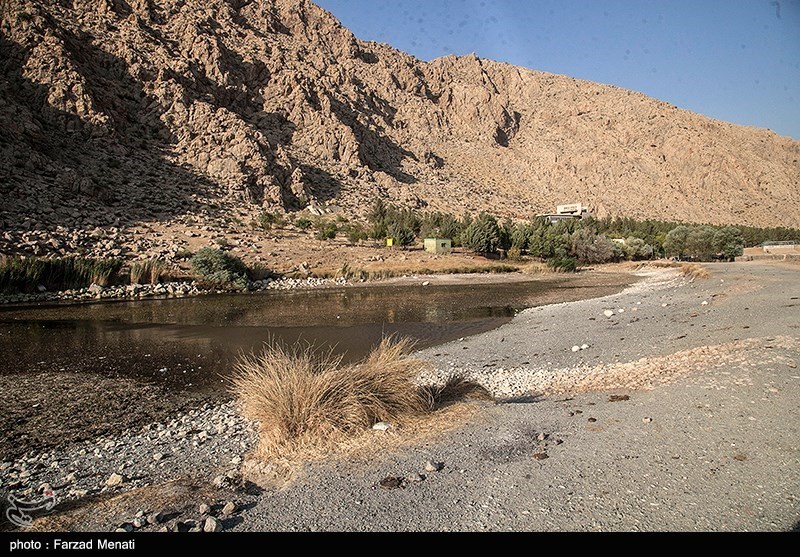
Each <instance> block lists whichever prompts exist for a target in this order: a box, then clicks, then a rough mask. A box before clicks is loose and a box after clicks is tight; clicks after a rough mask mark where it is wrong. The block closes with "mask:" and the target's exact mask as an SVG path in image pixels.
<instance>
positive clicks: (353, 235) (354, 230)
mask: <svg viewBox="0 0 800 557" xmlns="http://www.w3.org/2000/svg"><path fill="white" fill-rule="evenodd" d="M346 231H347V240H348V241H349V242H350V243H351V244H357V243H358V242H361V241H363V240H366V239H367V231H366V230H364V226H363V225H361V224H351V225H349V226H347V228H346Z"/></svg>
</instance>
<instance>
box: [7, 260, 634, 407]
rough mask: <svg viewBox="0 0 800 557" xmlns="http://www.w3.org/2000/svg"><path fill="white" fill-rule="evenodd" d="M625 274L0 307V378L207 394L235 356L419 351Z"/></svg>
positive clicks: (593, 292) (621, 280)
mask: <svg viewBox="0 0 800 557" xmlns="http://www.w3.org/2000/svg"><path fill="white" fill-rule="evenodd" d="M631 282H632V277H631V276H630V275H627V274H619V275H617V274H608V273H603V274H600V275H597V276H594V277H587V276H579V275H576V276H571V277H567V276H565V277H564V278H558V279H554V280H525V281H518V280H517V281H513V282H497V281H493V282H491V283H474V284H459V285H431V286H428V287H421V286H419V285H402V286H400V285H388V284H382V285H374V286H357V287H344V288H330V289H319V290H295V291H269V292H263V293H256V294H240V295H230V294H228V295H219V296H202V297H194V298H179V299H164V300H142V301H133V302H102V303H92V304H78V305H74V304H73V305H60V306H59V305H50V306H40V307H28V308H11V307H6V308H1V309H0V375H5V376H8V375H12V374H32V373H34V374H35V373H42V372H64V373H71V372H72V373H76V372H81V373H89V374H99V375H101V376H104V377H126V378H136V379H142V380H144V381H145V382H148V383H155V384H158V385H161V386H165V387H167V388H169V389H176V390H180V391H186V390H188V391H192V392H203V393H213V392H219V391H221V390H222V389H224V387H225V379H224V378H225V377H226V376H228V375H229V374H230V371H231V368H232V364H233V362H234V361H235V360H236V358H237V356H238V355H239V354H240V353H241V352H242V351H251V350H258V349H259V348H260V347H261V346H262V345H263V344H264V343H265V342H268V341H271V340H272V341H274V340H276V339H277V340H281V341H285V342H289V343H292V342H295V341H297V340H302V341H307V342H310V343H312V344H314V345H315V346H319V347H323V348H328V347H330V348H333V350H334V352H336V353H339V354H343V355H344V356H345V359H346V360H350V361H352V360H357V359H360V358H361V357H363V356H364V355H365V354H366V353H367V352H368V351H369V349H370V348H371V347H372V346H374V345H375V344H376V343H377V342H379V341H380V339H381V337H382V336H383V335H387V334H395V333H397V334H400V335H403V336H408V337H411V338H412V339H415V340H416V341H417V346H418V347H419V348H423V347H427V346H432V345H436V344H441V343H444V342H447V341H450V340H453V339H457V338H459V337H463V336H467V335H473V334H476V333H480V332H482V331H486V330H489V329H492V328H495V327H498V326H500V325H501V324H503V323H505V322H507V321H508V320H510V319H511V318H512V317H513V316H514V314H515V313H516V312H518V311H519V310H521V309H524V308H527V307H532V306H536V305H541V304H546V303H553V302H561V301H568V300H576V299H581V298H588V297H593V296H598V295H605V294H610V293H613V292H616V291H619V290H621V289H622V288H623V287H624V286H626V285H627V284H630V283H631Z"/></svg>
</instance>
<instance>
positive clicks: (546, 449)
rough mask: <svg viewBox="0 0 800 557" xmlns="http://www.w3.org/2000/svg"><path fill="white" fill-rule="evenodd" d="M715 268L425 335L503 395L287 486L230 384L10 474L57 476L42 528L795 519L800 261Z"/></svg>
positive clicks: (311, 469)
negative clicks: (175, 412)
mask: <svg viewBox="0 0 800 557" xmlns="http://www.w3.org/2000/svg"><path fill="white" fill-rule="evenodd" d="M707 268H708V269H709V270H710V271H711V276H710V277H709V278H707V279H697V280H694V281H692V280H689V279H686V278H685V277H683V276H681V275H680V274H678V273H677V272H676V271H675V270H673V269H659V270H652V271H646V272H644V274H645V276H644V277H643V280H641V281H640V282H638V283H637V284H635V285H633V286H631V287H629V288H627V289H626V290H625V291H623V292H621V293H620V294H617V295H613V296H607V297H603V298H597V299H592V300H584V301H579V302H570V303H566V304H554V305H550V306H543V307H539V308H531V309H529V310H525V311H522V312H520V313H519V314H518V315H517V316H516V317H515V318H514V319H513V320H512V321H511V322H510V323H508V324H506V325H504V326H502V327H500V328H498V329H496V330H493V331H489V332H487V333H483V334H481V335H477V336H473V337H469V338H464V339H460V340H458V341H455V342H452V343H448V344H446V345H442V346H438V347H434V348H430V349H427V350H424V351H421V352H420V356H423V357H425V358H426V359H428V360H430V361H431V362H432V363H433V364H434V367H435V371H434V372H433V374H432V375H431V376H429V377H425V378H421V380H423V381H428V380H440V379H441V378H443V377H445V376H447V375H448V374H451V373H454V372H455V373H464V374H466V375H467V376H469V377H471V378H474V379H476V380H478V381H479V382H481V383H482V384H483V385H484V386H486V387H487V388H489V389H490V390H491V391H492V392H493V394H495V396H497V397H498V402H497V403H481V402H476V403H472V404H474V405H476V407H477V411H476V412H474V413H472V415H471V418H470V419H469V420H468V422H467V423H465V424H463V425H462V426H461V427H458V428H456V429H454V430H452V431H449V432H447V433H444V434H442V435H440V436H438V437H435V438H433V439H427V440H425V441H424V442H420V443H417V444H412V445H408V444H406V445H403V448H398V449H396V450H393V451H385V452H378V453H374V454H372V456H370V457H351V458H347V459H331V460H329V461H325V462H318V463H314V464H308V465H306V466H305V467H304V468H303V470H302V472H301V474H300V475H299V477H298V478H297V479H296V480H295V481H294V482H293V483H291V484H290V485H288V486H284V487H283V488H281V489H278V488H272V487H268V486H261V487H259V486H256V485H254V484H252V483H250V482H248V481H246V480H245V479H243V478H242V477H241V476H240V475H239V467H240V464H241V462H242V459H243V458H245V456H246V453H247V451H248V450H249V449H250V448H252V446H253V442H254V440H255V433H254V427H253V424H250V423H248V422H246V421H245V420H243V419H242V418H241V417H239V415H238V414H237V412H236V410H235V408H234V407H233V406H231V405H230V404H222V405H206V406H204V407H203V408H199V409H196V410H192V411H190V412H189V413H186V414H185V415H183V416H181V417H178V418H175V419H172V420H170V421H168V422H166V423H162V424H151V425H148V426H146V427H145V428H143V429H141V430H136V431H129V432H127V433H125V434H124V435H123V436H122V437H115V438H113V439H110V438H109V439H106V438H103V439H96V440H93V441H88V442H84V443H81V444H78V445H75V446H72V447H69V448H68V449H65V450H62V451H53V452H50V453H48V454H44V455H26V457H25V458H23V459H19V460H16V461H11V462H3V463H0V478H1V479H2V487H1V488H2V489H4V490H8V491H10V492H12V493H14V494H15V495H17V496H19V497H28V498H34V497H36V496H37V495H36V492H37V489H38V488H41V487H42V484H44V483H47V484H50V485H49V486H44V488H45V489H46V488H48V487H51V488H52V489H53V490H54V492H55V496H56V499H57V501H58V502H59V507H58V508H59V509H61V510H62V512H60V513H58V514H56V515H52V516H48V517H44V518H41V519H39V520H37V521H36V522H35V523H34V526H33V528H34V529H41V530H69V529H76V530H100V531H108V530H115V529H117V528H123V529H128V530H130V529H142V530H157V529H164V528H167V529H172V530H192V529H194V530H198V529H202V528H204V527H207V529H210V530H216V529H217V527H219V528H220V529H223V530H270V531H315V530H336V531H451V530H457V531H482V530H490V531H543V530H560V531H579V530H622V531H633V530H648V531H653V530H658V531H663V530H669V531H695V530H714V531H718V530H758V531H781V530H782V531H786V530H792V529H796V528H797V527H798V517H800V445H798V439H800V431H799V430H800V419H798V418H800V416H798V413H800V411H799V410H798V408H800V405H798V403H799V402H800V396H799V395H800V370H798V369H797V365H798V364H800V333H799V332H798V330H799V329H800V320H798V316H799V315H800V312H799V311H798V308H800V280H798V279H799V278H800V267H798V266H797V265H787V264H777V263H776V264H757V263H743V264H727V265H726V264H715V265H707ZM374 435H376V436H378V435H383V436H385V435H396V433H393V432H392V430H389V432H374ZM387 479H388V480H395V479H396V480H397V481H388V480H387ZM3 499H5V498H3ZM228 503H230V504H232V505H228ZM201 505H203V506H202V507H201ZM226 505H227V507H226ZM226 508H227V510H225V509H226ZM209 517H212V518H213V520H209ZM137 519H138V521H137Z"/></svg>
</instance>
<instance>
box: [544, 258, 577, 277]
mask: <svg viewBox="0 0 800 557" xmlns="http://www.w3.org/2000/svg"><path fill="white" fill-rule="evenodd" d="M547 266H548V267H550V268H551V269H553V270H554V271H560V272H563V273H574V272H575V270H576V269H577V268H578V260H577V259H575V258H574V257H571V256H569V255H558V256H556V257H551V258H550V259H548V260H547Z"/></svg>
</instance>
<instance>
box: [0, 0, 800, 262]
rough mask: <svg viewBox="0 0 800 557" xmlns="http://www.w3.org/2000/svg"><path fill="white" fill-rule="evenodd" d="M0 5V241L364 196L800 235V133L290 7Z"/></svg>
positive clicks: (48, 245)
mask: <svg viewBox="0 0 800 557" xmlns="http://www.w3.org/2000/svg"><path fill="white" fill-rule="evenodd" d="M0 13H1V14H2V21H1V22H0V54H2V56H0V68H2V82H1V83H0V128H1V129H2V130H3V132H4V133H3V134H2V135H3V136H4V139H0V160H3V161H4V163H5V164H4V165H3V168H2V169H0V183H2V188H3V192H2V193H3V194H4V195H3V200H2V201H0V209H2V225H3V230H4V233H3V235H0V251H2V252H6V253H9V252H16V251H22V252H27V251H30V250H31V249H33V246H37V247H36V249H35V250H34V251H36V250H38V251H40V252H43V253H49V252H51V251H53V250H59V249H62V250H63V249H65V248H66V249H67V251H69V250H70V249H72V246H73V245H77V244H81V245H86V246H90V249H91V250H94V251H98V252H99V251H102V250H103V248H102V246H103V245H105V243H107V242H108V240H104V239H100V240H99V241H95V240H94V239H92V238H91V237H90V236H89V234H90V233H91V232H92V231H94V230H96V229H97V228H109V227H111V228H115V229H117V230H118V231H120V233H124V234H128V231H132V230H135V228H136V227H137V226H138V225H139V224H141V223H147V222H161V223H168V224H169V223H173V224H174V225H175V226H176V227H177V226H180V227H184V228H190V229H191V228H193V227H194V228H196V227H200V226H212V227H214V226H216V227H222V226H223V225H224V221H225V219H224V218H223V216H222V215H228V216H231V217H234V218H237V219H239V220H248V219H250V218H252V216H253V215H255V214H257V213H258V212H260V211H262V210H269V211H297V210H300V209H303V208H306V209H308V210H311V211H312V212H316V213H323V212H325V211H330V210H334V211H338V210H341V211H343V212H344V213H345V214H348V215H353V216H355V215H358V214H363V212H364V211H365V210H366V209H367V207H368V206H369V205H370V204H371V202H372V201H373V200H374V199H376V198H383V199H385V200H387V201H389V202H392V203H396V204H400V205H406V206H413V207H416V208H428V209H435V210H445V211H450V212H454V213H457V214H461V213H463V212H464V211H471V212H477V211H480V210H488V211H490V212H493V213H495V214H498V215H500V216H504V217H505V216H507V217H514V218H528V217H530V216H532V215H533V214H535V213H541V212H549V211H552V210H553V208H554V207H555V205H556V204H560V203H568V202H582V203H584V204H587V205H589V206H590V207H592V208H593V209H594V211H595V213H596V214H598V215H599V216H628V217H633V218H639V219H645V218H652V219H661V220H674V221H686V222H709V223H713V224H743V225H753V226H789V227H800V164H798V159H800V141H796V140H793V139H791V138H786V137H782V136H778V135H777V134H775V133H774V132H772V131H769V130H763V129H758V128H749V127H743V126H738V125H735V124H730V123H727V122H723V121H720V120H713V119H710V118H707V117H704V116H702V115H698V114H695V113H693V112H690V111H687V110H684V109H679V108H677V107H675V106H674V105H671V104H669V103H666V102H663V101H659V100H656V99H651V98H649V97H647V96H646V95H643V94H641V93H637V92H634V91H630V90H626V89H622V88H619V87H616V86H613V85H601V84H597V83H593V82H588V81H582V80H578V79H574V78H571V77H568V76H561V75H558V74H551V73H546V72H539V71H535V70H529V69H525V68H520V67H516V66H511V65H509V64H505V63H503V62H495V61H491V60H485V59H481V58H479V57H477V56H475V55H474V54H473V55H467V56H461V57H457V56H453V55H450V56H445V57H441V58H437V59H434V60H431V61H428V62H423V61H420V60H418V59H416V58H414V57H413V56H411V55H408V54H406V53H403V52H400V51H398V50H396V49H394V48H392V47H391V46H389V45H386V44H383V43H375V42H367V41H361V40H359V39H357V38H356V37H355V35H353V33H351V32H350V31H349V30H347V29H346V28H344V27H343V26H342V25H341V23H340V22H339V21H338V20H336V18H335V17H333V16H332V15H331V14H330V13H329V12H327V11H325V10H324V9H322V8H320V7H318V6H316V5H315V4H313V3H312V2H309V1H307V0H255V1H246V0H207V1H204V2H199V1H196V0H188V1H186V0H158V1H156V0H129V1H125V0H99V1H96V2H95V1H88V0H72V1H70V0H62V1H59V2H43V1H40V0H34V1H31V2H26V1H22V0H4V2H2V4H0ZM130 234H133V235H134V236H135V232H130ZM73 239H74V241H73ZM76 242H77V244H76ZM104 242H105V243H104ZM55 245H58V247H54V246H55ZM98 246H100V247H98ZM134 247H135V246H134Z"/></svg>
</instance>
